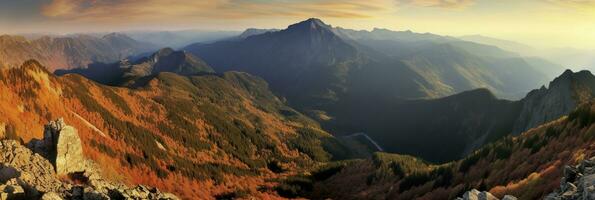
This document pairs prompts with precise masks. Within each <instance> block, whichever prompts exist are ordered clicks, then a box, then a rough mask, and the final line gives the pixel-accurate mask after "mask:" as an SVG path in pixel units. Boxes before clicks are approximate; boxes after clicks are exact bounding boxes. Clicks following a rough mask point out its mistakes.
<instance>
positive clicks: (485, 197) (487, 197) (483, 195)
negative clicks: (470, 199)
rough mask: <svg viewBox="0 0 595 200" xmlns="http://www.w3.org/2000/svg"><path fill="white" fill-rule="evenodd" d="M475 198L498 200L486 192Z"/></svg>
mask: <svg viewBox="0 0 595 200" xmlns="http://www.w3.org/2000/svg"><path fill="white" fill-rule="evenodd" d="M477 197H478V198H479V200H499V199H498V198H496V197H495V196H494V195H492V193H489V192H486V191H483V192H481V193H479V195H478V196H477Z"/></svg>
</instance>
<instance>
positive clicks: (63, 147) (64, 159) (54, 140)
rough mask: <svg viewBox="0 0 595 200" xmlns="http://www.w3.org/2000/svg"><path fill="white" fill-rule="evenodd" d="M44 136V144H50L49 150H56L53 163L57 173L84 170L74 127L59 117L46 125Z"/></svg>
mask: <svg viewBox="0 0 595 200" xmlns="http://www.w3.org/2000/svg"><path fill="white" fill-rule="evenodd" d="M44 136H46V137H47V138H44V140H45V142H46V144H51V147H52V148H51V149H50V152H54V151H55V152H56V157H55V161H54V163H55V167H56V173H58V175H67V174H70V173H76V172H83V171H85V166H84V164H85V163H86V162H85V158H84V157H83V147H82V145H81V139H80V138H79V136H78V134H77V131H76V129H75V128H74V127H72V126H68V125H66V124H65V123H64V120H63V119H62V118H60V119H58V120H56V121H52V122H50V123H49V124H48V125H46V127H45V133H44ZM48 140H49V141H48ZM47 142H50V143H47Z"/></svg>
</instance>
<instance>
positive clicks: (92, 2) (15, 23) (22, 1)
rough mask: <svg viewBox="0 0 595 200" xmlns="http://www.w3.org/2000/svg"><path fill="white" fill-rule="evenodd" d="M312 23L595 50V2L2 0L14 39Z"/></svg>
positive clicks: (0, 21)
mask: <svg viewBox="0 0 595 200" xmlns="http://www.w3.org/2000/svg"><path fill="white" fill-rule="evenodd" d="M311 17H316V18H320V19H322V20H323V21H324V22H326V23H328V24H331V25H333V26H340V27H344V28H352V29H367V30H370V29H372V28H375V27H378V28H387V29H391V30H412V31H415V32H431V33H435V34H441V35H451V36H461V35H475V34H480V35H484V36H490V37H496V38H500V39H507V40H514V41H518V42H522V43H526V44H529V45H532V46H535V47H573V48H581V49H595V0H299V1H298V0H0V33H7V34H18V33H81V32H115V31H127V30H181V29H202V30H243V29H245V28H284V27H287V26H288V25H289V24H292V23H296V22H299V21H302V20H305V19H307V18H311Z"/></svg>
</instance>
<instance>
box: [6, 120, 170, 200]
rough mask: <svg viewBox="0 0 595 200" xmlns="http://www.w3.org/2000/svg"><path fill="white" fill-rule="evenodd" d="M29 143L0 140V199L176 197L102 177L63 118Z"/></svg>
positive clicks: (72, 129)
mask: <svg viewBox="0 0 595 200" xmlns="http://www.w3.org/2000/svg"><path fill="white" fill-rule="evenodd" d="M28 146H29V148H31V149H29V148H27V147H25V146H23V145H21V144H20V143H19V142H17V141H15V140H2V141H0V163H2V165H1V166H0V199H178V198H177V197H176V196H175V195H173V194H169V193H163V192H160V191H159V190H158V189H156V188H151V187H147V186H144V185H138V186H134V187H128V186H126V185H123V184H118V183H112V182H109V181H107V180H105V179H104V178H103V177H102V176H101V171H100V169H99V168H98V167H96V165H95V164H94V163H93V162H92V161H90V160H86V159H84V157H83V153H82V146H81V143H80V138H79V137H78V135H77V134H76V129H74V128H73V127H71V126H68V125H66V124H65V123H64V121H63V120H62V119H59V120H56V121H52V122H50V123H49V124H48V125H46V130H45V134H44V138H43V140H36V141H32V142H30V143H29V144H28ZM52 158H54V159H52Z"/></svg>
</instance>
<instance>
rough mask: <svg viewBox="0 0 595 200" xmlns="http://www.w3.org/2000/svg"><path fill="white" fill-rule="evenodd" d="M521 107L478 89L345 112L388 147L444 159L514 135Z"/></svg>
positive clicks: (458, 156) (447, 159) (398, 150)
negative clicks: (507, 135)
mask: <svg viewBox="0 0 595 200" xmlns="http://www.w3.org/2000/svg"><path fill="white" fill-rule="evenodd" d="M384 105H391V106H389V107H385V106H384ZM521 105H522V104H521V103H519V102H512V101H507V100H499V99H497V98H496V97H494V95H493V94H492V93H491V92H490V91H488V90H486V89H478V90H473V91H468V92H463V93H460V94H457V95H453V96H449V97H446V98H441V99H436V100H418V101H402V102H393V103H386V102H383V103H377V104H376V106H373V105H370V106H368V107H365V108H360V109H362V110H368V111H369V112H364V111H360V110H356V111H354V112H353V113H341V114H342V115H344V116H351V117H352V118H349V119H347V120H348V121H358V122H359V127H363V128H362V131H363V132H366V133H367V134H368V135H370V137H372V138H374V139H375V140H376V141H377V142H378V143H379V144H380V145H381V146H382V147H383V148H384V150H385V151H388V152H399V153H402V154H409V155H415V156H419V157H421V158H424V159H427V160H430V161H433V162H444V161H450V160H454V159H458V158H460V157H462V156H464V155H466V154H467V153H469V152H471V151H472V150H473V149H475V148H478V147H480V146H481V145H483V144H485V143H486V142H489V141H494V140H495V139H498V138H501V137H503V136H505V135H506V134H508V133H510V132H511V131H512V124H514V122H515V120H516V117H517V116H518V113H519V110H520V107H521ZM353 106H355V105H353ZM337 123H338V124H343V123H341V122H337Z"/></svg>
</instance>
